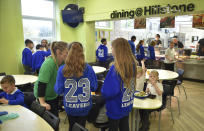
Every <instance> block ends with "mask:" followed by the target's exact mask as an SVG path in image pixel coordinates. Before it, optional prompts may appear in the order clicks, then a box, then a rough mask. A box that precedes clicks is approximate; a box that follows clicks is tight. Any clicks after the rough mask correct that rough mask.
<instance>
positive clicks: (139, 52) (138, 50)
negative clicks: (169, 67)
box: [136, 40, 145, 66]
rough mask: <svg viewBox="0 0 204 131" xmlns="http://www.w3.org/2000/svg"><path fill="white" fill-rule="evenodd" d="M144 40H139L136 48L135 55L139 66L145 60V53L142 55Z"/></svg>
mask: <svg viewBox="0 0 204 131" xmlns="http://www.w3.org/2000/svg"><path fill="white" fill-rule="evenodd" d="M143 45H144V40H140V41H139V43H138V44H137V46H136V54H137V60H138V62H139V65H140V66H141V65H142V63H141V61H142V60H143V59H145V53H144V47H143Z"/></svg>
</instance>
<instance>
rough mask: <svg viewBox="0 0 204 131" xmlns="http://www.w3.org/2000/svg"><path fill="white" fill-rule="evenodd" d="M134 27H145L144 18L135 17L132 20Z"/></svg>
mask: <svg viewBox="0 0 204 131" xmlns="http://www.w3.org/2000/svg"><path fill="white" fill-rule="evenodd" d="M134 29H146V18H136V19H135V21H134Z"/></svg>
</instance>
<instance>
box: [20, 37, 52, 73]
mask: <svg viewBox="0 0 204 131" xmlns="http://www.w3.org/2000/svg"><path fill="white" fill-rule="evenodd" d="M25 46H26V47H25V48H24V50H23V52H22V64H23V67H24V70H25V72H24V74H29V75H31V74H37V75H38V73H39V70H40V67H41V65H42V63H43V62H44V61H45V58H46V57H47V56H49V55H51V52H50V49H49V46H48V42H47V40H46V39H43V40H42V41H41V44H38V45H36V52H34V50H33V47H34V44H33V41H31V40H29V39H26V40H25Z"/></svg>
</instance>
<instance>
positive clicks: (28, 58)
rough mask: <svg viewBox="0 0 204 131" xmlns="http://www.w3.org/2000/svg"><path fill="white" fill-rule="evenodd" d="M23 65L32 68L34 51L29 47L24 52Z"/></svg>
mask: <svg viewBox="0 0 204 131" xmlns="http://www.w3.org/2000/svg"><path fill="white" fill-rule="evenodd" d="M22 63H23V65H25V66H29V67H30V68H31V67H32V51H31V50H30V49H29V48H27V47H26V48H24V50H23V52H22Z"/></svg>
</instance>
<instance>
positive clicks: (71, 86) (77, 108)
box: [55, 64, 97, 116]
mask: <svg viewBox="0 0 204 131" xmlns="http://www.w3.org/2000/svg"><path fill="white" fill-rule="evenodd" d="M63 68H64V65H62V66H61V67H60V68H59V70H58V73H57V79H56V83H55V92H56V93H57V94H64V107H65V110H66V112H67V114H68V115H71V116H85V115H87V114H88V112H89V110H90V109H91V107H92V99H91V91H95V90H96V89H97V78H96V74H95V72H94V71H93V69H92V67H91V66H90V65H88V64H86V67H85V69H84V72H83V76H81V77H80V78H75V77H72V78H65V77H64V75H63Z"/></svg>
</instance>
